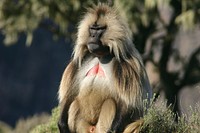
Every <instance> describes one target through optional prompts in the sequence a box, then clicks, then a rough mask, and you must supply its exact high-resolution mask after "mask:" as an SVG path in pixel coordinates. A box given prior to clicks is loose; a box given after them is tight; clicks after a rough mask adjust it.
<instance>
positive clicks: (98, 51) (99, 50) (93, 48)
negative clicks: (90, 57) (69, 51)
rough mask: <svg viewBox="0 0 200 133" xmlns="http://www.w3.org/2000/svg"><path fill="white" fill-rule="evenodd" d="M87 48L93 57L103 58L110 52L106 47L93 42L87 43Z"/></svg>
mask: <svg viewBox="0 0 200 133" xmlns="http://www.w3.org/2000/svg"><path fill="white" fill-rule="evenodd" d="M87 48H88V50H89V51H90V53H92V54H94V55H95V56H105V55H107V54H109V52H110V50H109V47H108V46H104V45H102V44H99V43H94V42H90V43H88V45H87Z"/></svg>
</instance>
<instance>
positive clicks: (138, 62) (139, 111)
mask: <svg viewBox="0 0 200 133" xmlns="http://www.w3.org/2000/svg"><path fill="white" fill-rule="evenodd" d="M150 97H151V88H150V85H149V81H148V77H147V74H146V72H145V68H144V65H143V63H142V59H141V57H140V55H139V53H138V51H137V50H136V48H135V46H134V44H133V42H132V35H131V31H130V30H129V28H128V26H127V23H125V22H124V21H123V19H122V18H121V17H120V16H119V14H118V12H117V10H116V9H115V8H114V7H110V6H109V5H108V4H103V3H99V4H98V5H96V6H93V7H92V8H89V9H88V11H87V13H86V14H85V16H84V18H83V19H82V21H81V22H80V24H79V27H78V34H77V41H76V44H75V47H74V53H73V58H72V60H71V62H70V63H69V65H68V66H67V68H66V70H65V71H64V74H63V77H62V80H61V84H60V89H59V102H60V108H61V114H60V119H59V122H58V126H59V130H60V132H61V133H107V132H113V133H122V132H124V133H131V132H135V131H136V130H137V129H138V128H139V126H140V124H141V123H142V120H140V117H142V116H143V100H144V99H150Z"/></svg>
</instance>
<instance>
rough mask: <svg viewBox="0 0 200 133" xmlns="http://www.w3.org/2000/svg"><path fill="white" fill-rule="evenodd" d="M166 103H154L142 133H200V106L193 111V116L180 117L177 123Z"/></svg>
mask: <svg viewBox="0 0 200 133" xmlns="http://www.w3.org/2000/svg"><path fill="white" fill-rule="evenodd" d="M170 108H171V106H169V107H166V103H162V102H161V103H160V104H155V103H152V104H151V105H150V108H149V109H148V110H147V114H146V115H145V116H144V124H143V126H142V129H141V131H140V132H141V133H160V132H162V133H198V132H199V131H200V112H199V109H200V108H199V106H196V107H195V108H194V109H192V110H191V114H192V115H191V116H187V118H186V116H181V117H178V122H177V121H175V113H173V112H172V111H171V109H170Z"/></svg>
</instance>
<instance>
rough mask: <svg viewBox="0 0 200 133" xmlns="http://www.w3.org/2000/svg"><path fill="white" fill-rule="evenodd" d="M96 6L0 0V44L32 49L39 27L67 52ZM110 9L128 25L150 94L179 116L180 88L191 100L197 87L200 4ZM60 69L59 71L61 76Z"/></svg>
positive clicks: (181, 1)
mask: <svg viewBox="0 0 200 133" xmlns="http://www.w3.org/2000/svg"><path fill="white" fill-rule="evenodd" d="M99 1H102V2H106V0H99ZM96 3H98V1H97V0H56V1H55V0H1V1H0V32H1V35H2V36H3V39H1V40H3V42H4V44H1V45H5V46H10V47H13V46H12V45H13V44H18V43H19V42H20V43H21V42H23V41H20V38H24V36H25V37H26V38H25V40H26V41H25V42H23V45H27V46H29V47H34V46H32V45H34V37H38V36H40V34H39V35H38V29H39V30H41V29H42V30H43V31H44V30H45V31H48V36H46V38H49V37H51V38H52V39H53V40H62V39H63V40H65V43H66V44H67V45H68V46H67V49H70V44H71V43H73V42H74V41H71V39H72V40H75V39H76V36H75V33H76V31H77V29H76V27H77V25H78V22H79V20H80V19H81V16H83V15H84V12H85V11H86V8H87V7H88V6H91V5H92V4H96ZM114 6H115V7H116V8H118V10H119V13H120V14H121V15H122V17H124V19H125V20H126V21H127V22H128V23H129V26H130V28H131V30H132V32H133V38H134V40H133V42H134V43H135V45H136V47H137V48H138V50H139V51H140V53H141V54H142V56H143V59H144V63H145V65H146V68H147V72H148V75H149V79H150V81H151V85H152V88H153V90H154V92H155V93H156V94H157V95H160V94H164V97H165V98H166V99H167V100H168V101H167V104H168V105H169V104H172V105H173V108H172V110H173V111H174V112H178V113H181V109H182V107H184V106H182V105H181V103H180V102H181V100H183V99H181V97H182V96H180V92H181V91H182V90H183V88H190V89H189V90H190V91H193V92H194V93H192V95H193V94H196V95H198V96H194V95H193V96H194V97H195V98H196V99H195V101H194V102H196V101H199V98H198V97H199V93H195V92H196V90H194V88H196V89H197V91H199V89H200V86H199V83H200V39H199V35H200V29H199V20H200V0H114ZM44 33H46V32H44ZM49 33H50V34H51V35H49ZM41 37H42V36H41ZM44 37H45V36H44ZM195 39H196V40H197V41H194V40H195ZM188 40H191V41H188ZM191 42H192V43H191ZM62 43H63V41H62ZM31 44H32V45H31ZM37 45H40V44H37ZM46 47H48V46H46ZM49 48H50V47H49ZM51 48H52V49H54V47H51ZM64 48H66V47H64ZM61 49H63V47H62V48H61ZM54 52H55V51H54ZM64 52H69V51H68V50H66V51H64ZM57 53H58V52H57ZM0 54H1V53H0ZM55 54H56V53H55ZM70 54H71V53H68V55H67V59H68V60H69V58H70V56H69V55H70ZM5 55H6V54H4V56H5ZM49 55H50V53H49ZM49 55H48V56H49ZM61 55H62V54H61V52H60V56H61ZM56 59H57V58H56ZM63 60H64V59H63ZM63 60H62V61H63ZM65 60H66V57H65ZM48 63H50V64H51V61H49V62H48ZM60 63H61V62H60ZM0 65H2V64H0ZM64 65H66V64H63V63H62V65H61V66H62V67H60V68H59V69H61V70H60V71H59V74H60V75H61V72H62V70H63V69H64ZM52 76H53V75H52ZM58 79H59V78H58ZM51 82H53V80H51ZM57 82H59V81H57ZM57 84H58V83H57ZM188 86H189V87H188ZM190 91H189V92H190ZM53 92H54V93H55V91H53ZM184 94H185V93H184ZM183 101H184V100H183ZM190 104H191V103H190ZM188 106H189V105H188ZM186 108H187V107H186ZM44 111H45V110H44Z"/></svg>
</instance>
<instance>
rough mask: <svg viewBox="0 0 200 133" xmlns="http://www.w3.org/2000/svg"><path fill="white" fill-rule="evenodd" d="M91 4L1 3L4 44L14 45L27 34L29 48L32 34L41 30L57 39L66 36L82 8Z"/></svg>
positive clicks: (75, 0)
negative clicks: (48, 31) (21, 36)
mask: <svg viewBox="0 0 200 133" xmlns="http://www.w3.org/2000/svg"><path fill="white" fill-rule="evenodd" d="M89 3H91V0H87V2H86V1H83V0H57V1H54V0H28V1H27V0H19V1H18V0H1V1H0V29H1V32H2V33H3V34H4V35H5V40H4V43H5V44H13V43H15V42H16V41H17V40H18V38H19V35H20V34H21V33H25V34H26V35H27V40H26V44H27V45H30V44H31V42H32V39H33V32H34V31H35V30H36V29H37V28H39V27H44V28H47V29H48V30H50V31H51V32H53V33H54V34H55V35H56V36H60V35H63V36H66V35H68V34H69V33H68V32H69V31H68V28H69V26H70V24H74V23H76V22H77V19H78V17H79V16H80V14H81V13H80V12H81V10H83V8H82V6H86V5H87V4H89ZM46 21H52V23H53V24H50V25H49V24H48V23H45V22H46Z"/></svg>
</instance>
